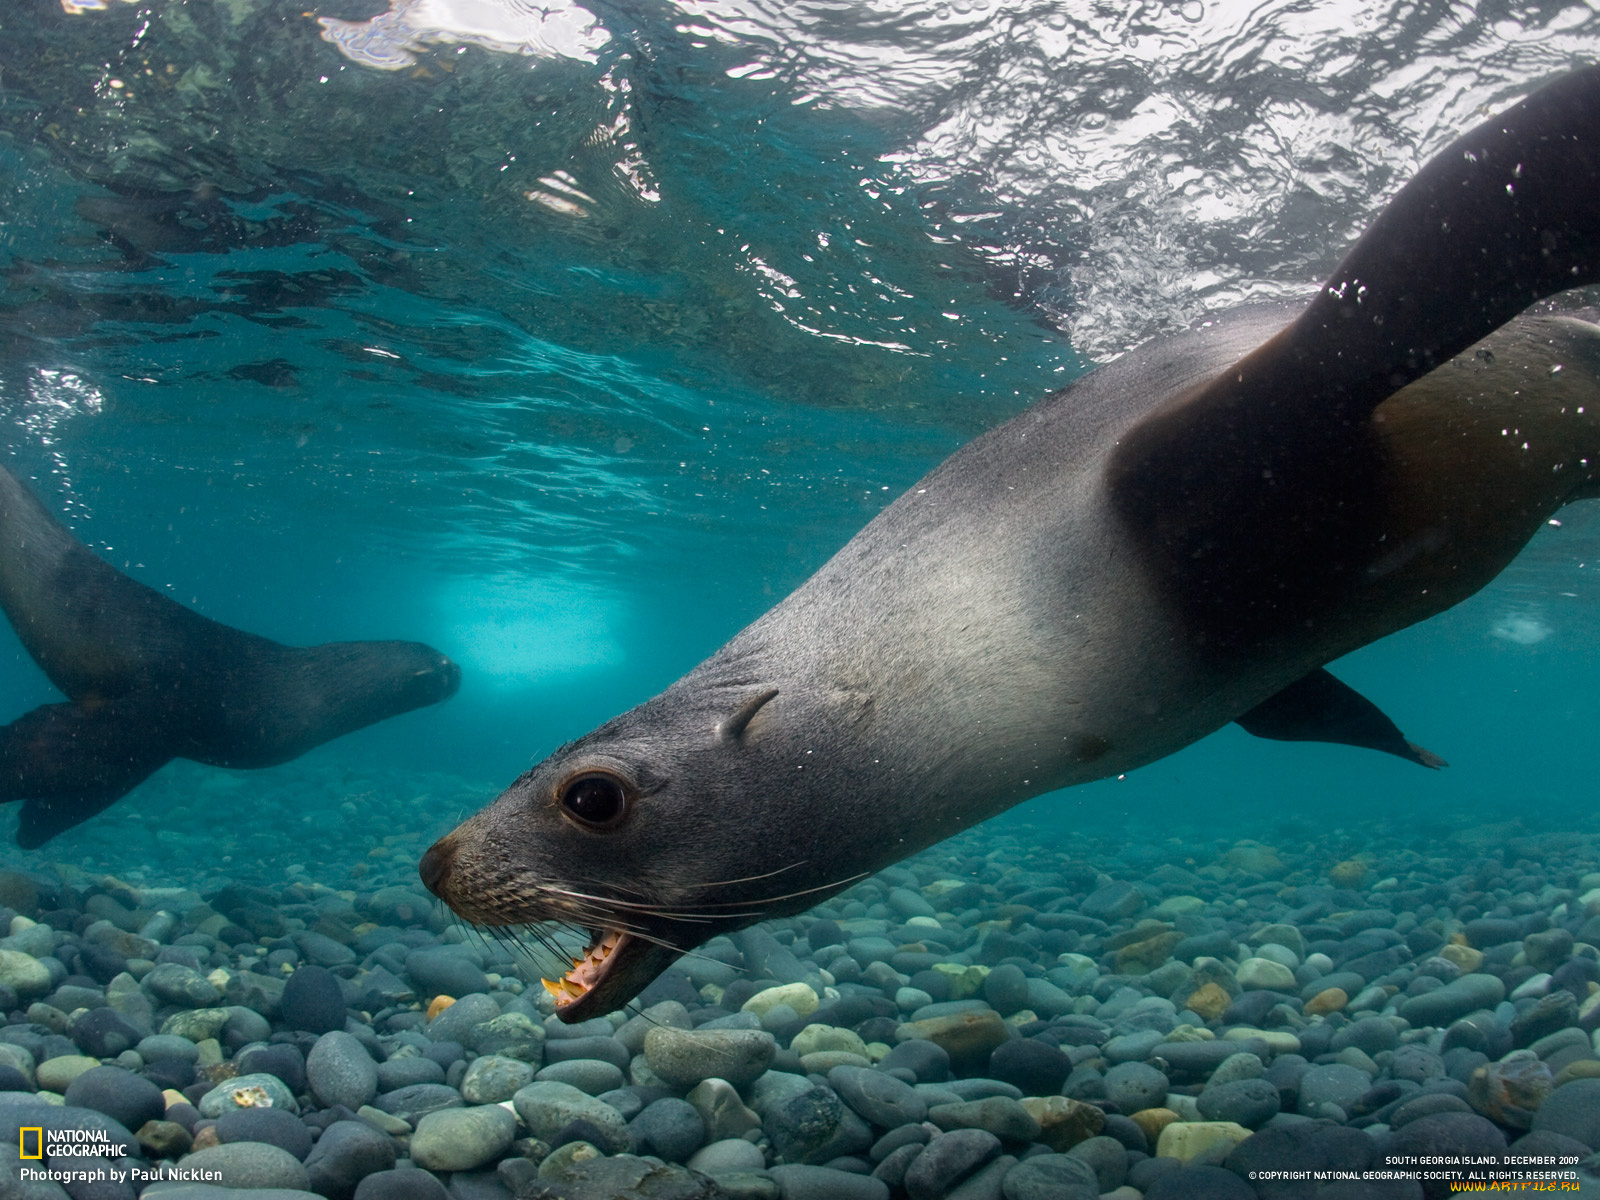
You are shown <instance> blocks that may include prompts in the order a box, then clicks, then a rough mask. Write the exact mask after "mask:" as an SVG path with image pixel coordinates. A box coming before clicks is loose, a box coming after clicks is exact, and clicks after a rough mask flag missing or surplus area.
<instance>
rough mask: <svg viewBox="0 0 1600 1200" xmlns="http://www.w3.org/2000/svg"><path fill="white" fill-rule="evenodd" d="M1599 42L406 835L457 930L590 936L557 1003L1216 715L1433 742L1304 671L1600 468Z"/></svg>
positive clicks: (980, 445)
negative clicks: (1243, 302) (742, 622)
mask: <svg viewBox="0 0 1600 1200" xmlns="http://www.w3.org/2000/svg"><path fill="white" fill-rule="evenodd" d="M1597 196H1600V69H1594V68H1591V69H1587V70H1584V71H1581V72H1578V73H1575V74H1572V75H1569V76H1567V77H1565V78H1563V79H1561V80H1559V81H1557V82H1555V83H1553V84H1551V85H1550V86H1548V87H1546V88H1544V89H1542V90H1540V91H1538V92H1536V93H1534V94H1533V95H1532V96H1530V97H1529V98H1528V99H1526V100H1524V101H1523V102H1522V103H1520V104H1518V105H1516V106H1515V107H1513V108H1511V109H1510V110H1508V111H1507V112H1505V113H1504V114H1502V115H1501V116H1499V117H1497V118H1495V119H1493V120H1490V121H1488V122H1487V123H1485V124H1483V125H1481V126H1479V127H1478V128H1476V129H1474V130H1473V131H1472V132H1470V133H1468V134H1467V135H1466V136H1465V137H1463V138H1461V139H1460V140H1459V141H1457V142H1455V143H1454V144H1453V145H1451V146H1449V147H1447V148H1446V149H1445V150H1443V151H1442V152H1441V153H1440V154H1439V155H1438V156H1436V157H1435V158H1434V159H1433V160H1432V161H1431V162H1430V163H1428V165H1427V166H1426V167H1424V168H1423V170H1422V172H1421V173H1420V174H1419V175H1418V176H1417V177H1416V178H1415V179H1413V180H1412V181H1411V182H1410V183H1409V184H1408V185H1407V186H1406V187H1405V188H1404V189H1402V190H1401V192H1400V193H1399V194H1398V195H1397V196H1396V197H1395V199H1394V200H1393V201H1392V202H1391V203H1390V204H1389V205H1388V207H1387V208H1385V209H1384V211H1383V212H1382V213H1381V214H1380V215H1379V216H1378V218H1377V219H1376V220H1375V221H1374V222H1373V223H1372V225H1371V227H1370V228H1369V229H1368V230H1367V232H1366V233H1365V234H1364V235H1363V236H1362V237H1361V238H1360V239H1359V240H1358V241H1357V243H1356V244H1355V246H1354V247H1353V248H1352V249H1351V251H1350V252H1349V254H1348V255H1347V257H1346V258H1345V259H1344V261H1343V262H1342V263H1341V264H1340V265H1339V267H1338V268H1337V270H1336V271H1335V272H1334V274H1333V277H1332V278H1331V279H1330V280H1329V281H1328V282H1327V284H1326V285H1324V286H1323V288H1322V289H1321V290H1320V291H1319V292H1318V294H1317V296H1316V297H1315V299H1313V300H1312V301H1311V303H1310V304H1309V305H1308V306H1307V307H1306V308H1305V309H1304V310H1303V311H1300V312H1298V313H1295V312H1293V311H1290V310H1287V309H1281V308H1267V309H1261V308H1252V309H1245V310H1241V311H1237V312H1234V313H1232V314H1229V315H1227V316H1225V317H1222V318H1220V319H1217V320H1212V321H1208V322H1206V323H1204V324H1203V325H1201V326H1200V327H1198V328H1196V329H1193V330H1191V331H1189V332H1187V333H1184V334H1181V335H1178V336H1176V337H1171V338H1166V339H1162V340H1159V341H1156V342H1153V343H1151V344H1149V345H1146V346H1145V347H1143V348H1142V349H1140V350H1137V351H1135V352H1134V353H1131V354H1129V355H1126V356H1125V357H1123V358H1121V359H1119V360H1118V361H1116V362H1114V363H1112V364H1111V365H1109V366H1107V367H1104V368H1102V369H1100V370H1098V371H1095V372H1093V373H1092V374H1089V375H1087V376H1085V377H1084V378H1082V379H1079V380H1078V381H1076V382H1075V383H1073V384H1072V385H1071V386H1069V387H1068V388H1066V389H1065V390H1063V391H1060V392H1057V393H1056V394H1054V395H1052V396H1050V397H1048V398H1047V399H1045V400H1044V401H1043V402H1041V403H1040V404H1038V405H1037V406H1035V407H1034V408H1032V409H1030V410H1028V411H1027V412H1024V413H1023V414H1022V415H1020V416H1018V417H1017V418H1016V419H1014V420H1012V421H1010V422H1009V423H1007V424H1005V425H1003V426H1001V427H1000V428H998V429H996V430H993V431H991V432H990V433H988V434H987V435H985V436H983V437H981V438H979V439H977V440H976V441H974V442H972V443H971V444H970V445H968V446H966V447H964V448H963V449H961V450H960V451H958V452H957V453H956V454H955V455H953V456H952V457H951V458H950V459H948V460H947V461H946V462H945V463H944V464H943V465H941V466H940V467H938V468H937V469H935V470H934V471H933V473H932V474H930V475H928V476H927V477H926V478H925V479H923V480H922V481H921V482H920V483H918V484H917V485H916V486H915V487H913V488H912V489H911V490H910V492H908V493H907V494H906V495H904V496H902V497H900V498H899V499H898V500H896V501H895V502H894V503H893V504H892V505H890V506H889V507H888V508H887V509H885V510H884V511H883V512H882V513H881V514H879V516H878V517H877V518H875V519H874V520H873V521H872V522H871V523H870V524H869V525H868V526H867V527H866V528H865V529H864V530H862V531H861V533H859V534H858V535H857V536H856V537H855V538H854V539H852V540H851V541H850V542H849V544H847V545H846V546H845V547H844V548H843V549H842V550H840V551H839V552H838V554H836V555H835V556H834V557H833V559H832V560H831V561H829V562H828V563H827V564H825V565H824V566H823V567H822V569H821V570H819V571H818V572H817V573H816V574H815V575H814V576H812V578H811V579H810V580H808V581H807V582H806V583H805V584H803V585H802V586H801V587H800V588H799V590H798V591H796V592H795V593H794V594H793V595H791V596H790V597H789V598H788V599H786V600H784V601H783V602H782V603H781V604H779V605H778V606H777V607H776V608H774V609H773V610H772V611H770V612H768V613H767V614H766V615H765V616H763V617H762V618H760V619H759V620H758V621H756V622H755V623H754V624H753V625H751V626H750V627H749V628H747V629H745V630H744V631H743V632H742V633H740V634H739V635H738V636H737V637H735V638H734V639H733V640H732V641H731V642H729V643H728V644H727V645H726V646H724V647H723V648H722V649H721V650H719V651H718V652H717V653H716V654H715V655H713V656H712V657H711V658H710V659H709V660H708V661H706V662H705V663H703V664H702V665H700V666H699V667H697V668H695V669H694V670H693V671H691V672H690V673H689V674H688V675H686V676H685V677H684V678H682V679H680V680H679V681H678V682H677V683H675V684H673V685H672V686H671V687H669V688H668V689H667V690H666V691H665V692H663V693H661V694H660V695H658V696H656V697H655V698H654V699H651V700H648V701H646V702H645V703H644V704H642V705H640V706H639V707H637V708H635V709H633V710H632V711H631V712H627V713H624V714H623V715H622V716H620V717H617V718H615V719H614V720H612V721H610V722H608V723H607V724H605V725H603V726H601V727H600V728H599V729H597V730H595V731H594V732H593V733H591V734H589V735H587V736H586V737H583V738H580V739H579V740H577V741H575V742H572V743H570V744H568V745H566V746H563V747H562V748H561V749H559V750H557V751H556V752H555V753H554V754H553V755H551V756H550V757H549V758H548V759H546V760H545V761H544V762H542V763H540V764H539V765H538V766H536V767H535V768H534V769H533V770H531V771H529V772H528V773H527V774H526V775H524V776H522V778H520V779H518V780H517V781H516V782H515V783H514V784H513V785H512V786H511V787H510V788H509V789H508V790H507V791H506V792H505V793H504V794H503V795H502V796H501V797H500V798H499V799H498V800H496V801H495V802H494V803H493V804H492V805H491V806H489V807H488V808H486V809H484V810H483V811H482V812H480V813H478V814H477V815H476V816H474V817H472V818H471V819H469V820H468V821H466V822H465V823H463V824H462V825H461V826H459V827H458V828H457V829H456V830H455V831H454V832H452V833H450V834H449V835H448V836H446V837H444V838H443V839H441V840H440V841H439V842H438V843H437V844H436V845H434V846H433V847H432V848H431V849H430V850H429V851H428V852H427V853H426V855H425V856H424V857H423V859H422V862H421V865H420V870H421V875H422V879H423V881H424V883H426V885H427V886H428V887H429V888H431V889H432V890H433V891H434V892H435V893H437V894H438V895H439V896H441V897H442V898H443V899H444V900H445V901H446V903H448V904H449V905H450V906H451V907H452V908H453V909H455V911H456V912H458V913H459V914H460V915H461V916H463V917H465V918H466V919H467V920H469V921H473V922H477V923H480V924H484V925H511V924H525V923H539V922H558V923H564V924H566V925H569V926H575V927H578V928H579V929H582V930H586V931H587V932H588V934H589V936H590V943H589V946H588V949H587V950H586V951H585V952H584V954H583V957H582V958H580V959H576V960H574V962H573V966H572V969H571V970H570V971H568V972H567V973H566V975H565V977H564V978H563V979H561V980H560V981H559V982H550V981H546V987H547V988H549V989H550V991H551V992H552V993H553V994H554V995H555V997H556V1005H557V1012H558V1014H559V1015H560V1016H561V1017H562V1018H563V1019H564V1020H567V1021H578V1020H582V1019H585V1018H588V1017H592V1016H596V1015H598V1014H600V1013H603V1012H606V1011H608V1010H610V1009H613V1008H616V1007H618V1006H620V1005H622V1004H624V1003H625V1002H627V1001H628V1000H630V999H631V998H632V997H634V996H635V995H637V994H638V992H639V990H640V989H641V988H642V987H643V986H644V985H645V984H646V983H648V982H649V981H650V980H651V979H652V978H653V977H654V976H655V975H656V974H657V973H658V972H659V971H660V970H661V969H662V968H663V967H665V966H666V965H667V964H668V963H670V962H671V961H672V960H673V959H674V958H676V957H677V956H678V955H679V954H680V953H681V952H682V951H684V950H687V949H689V948H691V947H692V946H695V945H697V944H699V943H700V942H702V941H704V940H706V939H707V938H709V937H711V936H712V935H714V934H717V933H725V932H729V931H731V930H734V929H737V928H739V927H741V926H744V925H748V924H751V923H753V922H755V921H758V920H760V919H762V918H765V917H769V916H777V915H783V914H787V913H793V912H797V911H799V910H801V909H803V908H805V907H807V906H809V905H810V904H812V903H815V902H816V901H818V900H820V899H822V898H823V897H825V896H828V895H830V894H832V893H834V892H836V891H838V890H839V889H841V888H842V887H844V886H846V885H847V884H849V883H850V882H852V881H854V880H855V879H857V878H859V877H861V876H862V875H864V874H866V873H868V872H871V871H873V870H876V869H878V868H880V867H882V866H884V865H886V864H888V863H890V862H893V861H895V860H896V859H899V858H901V857H903V856H905V855H907V854H910V853H911V852H913V851H915V850H918V849H920V848H921V847H924V846H927V845H929V844H931V843H933V842H936V841H938V840H939V839H941V838H944V837H947V836H949V835H950V834H953V833H955V832H956V831H958V830H960V829H964V828H966V827H968V826H970V825H972V824H974V823H976V822H979V821H982V820H984V819H985V818H987V817H990V816H992V815H994V814H995V813H998V812H1000V811H1001V810H1002V809H1005V808H1007V807H1009V806H1011V805H1013V804H1016V803H1017V802H1018V801H1021V800H1025V799H1027V798H1028V797H1030V796H1034V795H1037V794H1039V793H1041V792H1045V791H1049V790H1051V789H1054V788H1061V787H1066V786H1068V785H1071V784H1076V783H1082V782H1086V781H1088V780H1091V779H1098V778H1102V777H1104V776H1108V775H1113V774H1116V773H1118V772H1122V771H1127V770H1130V769H1132V768H1134V767H1137V766H1140V765H1141V764H1144V763H1148V762H1151V761H1153V760H1155V759H1158V758H1161V757H1162V756H1163V755H1166V754H1170V753H1172V752H1173V751H1175V750H1178V749H1179V748H1181V747H1183V746H1186V745H1188V744H1189V743H1191V742H1193V741H1195V740H1196V739H1198V738H1201V737H1204V736H1205V735H1206V734H1208V733H1211V732H1212V731H1213V730H1216V729H1218V728H1219V727H1221V726H1223V725H1225V724H1227V723H1228V722H1230V721H1237V722H1238V723H1239V724H1241V725H1242V726H1243V727H1244V728H1245V729H1247V730H1249V731H1250V732H1252V733H1256V734H1259V735H1262V736H1265V737H1274V738H1287V739H1305V740H1321V741H1333V742H1343V743H1348V744H1352V745H1357V746H1366V747H1370V748H1373V749H1377V750H1382V751H1386V752H1389V753H1393V754H1396V755H1398V756H1400V757H1403V758H1406V759H1409V760H1411V761H1414V762H1418V763H1422V764H1424V765H1429V766H1436V765H1440V760H1438V759H1437V758H1435V757H1434V756H1433V755H1431V754H1429V753H1428V752H1427V751H1424V750H1421V749H1420V748H1418V747H1416V746H1414V745H1412V744H1411V743H1410V742H1408V741H1407V740H1406V739H1405V738H1404V737H1403V736H1402V735H1401V733H1400V731H1399V730H1398V729H1396V728H1395V726H1394V724H1393V723H1392V722H1391V721H1390V720H1389V719H1388V718H1387V717H1385V716H1384V715H1383V714H1382V713H1381V712H1380V711H1379V710H1378V709H1377V708H1376V707H1375V706H1374V705H1373V704H1371V703H1370V702H1369V701H1367V700H1366V699H1364V698H1363V697H1361V696H1359V695H1357V694H1356V693H1355V692H1354V691H1352V690H1351V689H1350V688H1348V687H1346V686H1345V685H1344V684H1342V683H1340V682H1339V681H1338V680H1336V679H1335V678H1334V677H1333V676H1332V675H1330V674H1329V673H1328V672H1327V671H1326V670H1324V669H1323V668H1324V664H1326V663H1328V662H1330V661H1332V660H1333V659H1335V658H1338V657H1339V656H1340V655H1342V654H1346V653H1348V652H1349V651H1351V650H1354V649H1356V648H1357V647H1359V646H1363V645H1366V644H1367V643H1368V642H1371V641H1373V640H1375V639H1377V638H1381V637H1383V636H1385V635H1386V634H1389V633H1393V632H1394V631H1396V630H1398V629H1401V628H1403V627H1405V626H1407V625H1410V624H1412V623H1413V622H1415V621H1418V620H1421V619H1422V618H1424V617H1427V616H1431V615H1432V614H1434V613H1437V612H1440V611H1442V610H1444V609H1446V608H1449V607H1450V606H1451V605H1453V604H1455V603H1457V602H1458V601H1460V600H1462V599H1463V598H1465V597H1467V596H1469V595H1471V594H1472V593H1473V592H1474V591H1476V590H1477V589H1478V588H1480V587H1482V586H1483V585H1484V584H1485V583H1487V582H1488V581H1489V580H1490V579H1492V578H1494V576H1495V575H1496V574H1497V573H1498V572H1499V571H1500V570H1501V569H1502V568H1503V567H1504V566H1505V565H1506V564H1507V563H1508V562H1510V561H1511V559H1512V558H1513V557H1514V556H1515V555H1516V553H1517V552H1518V550H1519V549H1520V548H1521V547H1522V546H1523V544H1524V543H1525V542H1526V541H1527V540H1528V539H1529V538H1530V537H1531V536H1532V535H1533V533H1534V531H1535V530H1536V529H1538V527H1539V526H1540V525H1541V524H1542V523H1543V522H1544V521H1545V520H1546V519H1547V518H1548V516H1549V515H1550V513H1552V512H1553V511H1554V510H1556V509H1558V508H1559V507H1560V506H1562V505H1563V504H1566V503H1569V502H1570V501H1573V500H1577V499H1579V498H1583V497H1590V496H1595V495H1597V494H1600V483H1597V474H1596V472H1597V465H1600V328H1597V327H1596V326H1595V325H1593V324H1590V323H1588V322H1586V321H1582V320H1578V319H1574V318H1572V317H1565V316H1554V315H1545V316H1518V315H1517V314H1518V313H1521V312H1522V311H1523V310H1524V309H1526V308H1527V307H1528V306H1529V305H1531V304H1532V303H1534V302H1535V301H1536V300H1538V299H1540V298H1542V297H1545V296H1548V295H1550V294H1552V293H1555V292H1558V291H1562V290H1565V289H1567V288H1571V287H1576V286H1579V285H1584V284H1589V283H1593V282H1595V281H1597V280H1600V202H1597V201H1596V197H1597Z"/></svg>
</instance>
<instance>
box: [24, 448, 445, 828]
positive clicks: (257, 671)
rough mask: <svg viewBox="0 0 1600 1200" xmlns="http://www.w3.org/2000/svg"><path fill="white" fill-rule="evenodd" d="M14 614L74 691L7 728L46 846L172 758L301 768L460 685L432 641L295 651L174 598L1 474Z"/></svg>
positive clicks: (47, 667)
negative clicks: (105, 557)
mask: <svg viewBox="0 0 1600 1200" xmlns="http://www.w3.org/2000/svg"><path fill="white" fill-rule="evenodd" d="M0 608H4V609H5V613H6V616H7V617H8V618H9V619H10V621H11V624H12V627H13V628H14V629H15V630H16V631H17V636H18V637H19V638H20V639H21V640H22V644H23V645H24V646H25V647H27V650H28V653H29V654H31V655H32V656H33V660H34V661H35V662H36V663H38V664H39V667H40V668H41V669H42V670H43V671H44V673H45V674H46V675H47V676H49V678H50V682H52V683H53V684H55V685H56V687H58V688H60V689H61V691H62V692H63V693H64V694H65V695H66V696H67V698H68V702H67V703H65V704H46V705H43V706H41V707H39V708H36V709H34V710H33V711H32V712H28V713H24V714H23V715H22V716H21V717H19V718H18V719H17V720H15V721H13V722H12V723H11V724H10V725H7V726H5V727H4V728H0V802H10V801H13V800H21V801H23V806H22V815H21V823H20V825H19V828H18V830H17V841H18V844H20V845H22V846H24V847H27V848H32V847H35V846H39V845H41V844H42V843H44V842H45V841H47V840H49V839H50V838H52V837H54V836H55V835H56V834H58V833H60V832H61V831H62V830H64V829H69V828H71V827H72V826H74V825H76V824H78V823H79V822H81V821H84V820H87V819H88V818H89V817H92V816H93V815H94V814H95V813H97V812H100V811H101V810H103V809H104V808H106V807H107V806H108V805H110V804H111V803H113V802H114V801H115V800H117V799H118V798H119V797H121V796H122V795H124V794H125V793H126V792H127V791H128V790H129V789H131V788H132V787H134V786H135V785H136V784H138V783H140V782H141V781H142V780H144V779H145V778H146V777H148V776H149V775H150V774H151V773H152V772H154V771H155V770H156V769H157V768H158V767H160V766H161V765H162V764H163V763H165V762H167V761H168V760H169V759H173V758H192V759H194V760H196V761H197V762H203V763H211V764H213V765H215V766H219V767H266V766H272V765H274V764H276V763H282V762H288V761H289V760H290V759H292V758H295V757H297V756H299V755H301V754H304V753H305V752H306V751H307V750H309V749H311V748H312V747H313V746H319V745H321V744H322V743H323V742H326V741H328V740H329V739H331V738H336V737H339V736H340V735H341V734H346V733H350V732H352V731H354V730H357V729H360V728H362V727H363V726H365V725H371V724H372V723H373V722H374V721H381V720H383V719H384V718H385V717H392V716H396V715H398V714H399V713H403V712H409V711H410V710H411V709H413V708H420V707H422V706H423V705H426V704H435V703H437V702H439V701H440V700H443V699H445V698H447V697H448V696H451V695H453V694H454V693H455V690H456V688H457V687H458V686H459V684H460V680H461V672H460V669H459V668H458V667H457V666H456V665H455V663H453V662H451V661H450V660H449V659H448V658H446V657H445V656H444V655H442V654H440V653H439V652H438V651H437V650H434V649H432V648H431V647H429V646H424V645H422V644H421V643H419V642H330V643H329V644H327V645H323V646H307V647H295V646H283V645H280V644H279V643H277V642H274V641H269V640H268V639H267V638H263V637H257V636H256V635H254V634H250V633H244V632H242V631H241V630H238V629H232V628H229V627H228V626H226V625H221V624H219V623H217V622H216V621H212V620H209V619H207V618H205V617H202V616H201V615H200V614H199V613H196V612H192V611H191V610H189V609H187V608H185V607H183V605H181V604H177V603H175V602H174V601H172V600H169V599H167V598H166V597H165V596H163V595H161V594H160V593H159V592H155V591H153V590H151V589H150V588H147V587H145V586H144V585H143V584H142V583H138V582H136V581H134V580H132V579H130V578H128V576H126V575H124V574H123V573H122V572H120V571H118V570H116V569H115V568H114V567H112V566H110V565H108V564H107V563H105V562H103V561H102V560H101V559H99V558H97V557H95V555H93V554H92V553H90V552H89V550H88V549H87V548H86V547H85V546H84V545H83V544H82V543H80V542H79V541H78V540H77V539H76V538H74V537H73V536H72V534H70V533H69V532H68V531H67V530H66V529H65V528H63V527H62V525H61V524H60V523H59V522H58V521H56V519H55V518H54V517H52V516H51V515H50V513H49V512H48V511H47V510H46V509H45V507H44V506H43V505H42V504H40V503H39V501H38V500H37V499H36V498H35V497H34V495H33V493H32V492H30V491H29V490H28V489H27V488H26V487H25V486H24V485H23V484H22V482H21V481H20V480H18V479H17V478H16V476H15V475H13V474H12V473H11V472H10V471H8V470H6V469H5V468H3V467H0Z"/></svg>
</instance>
